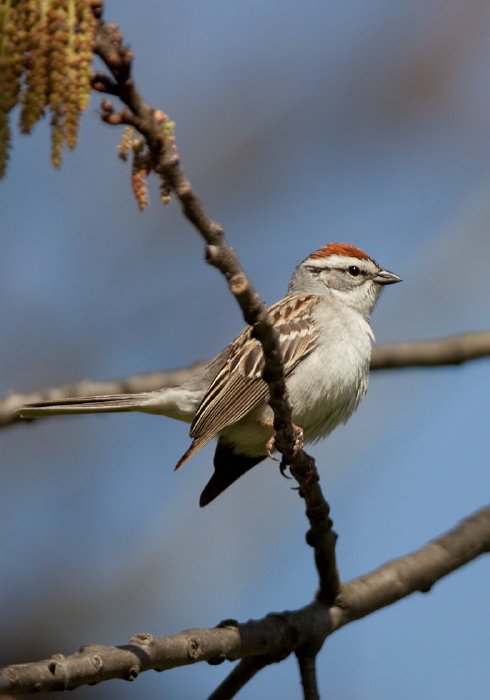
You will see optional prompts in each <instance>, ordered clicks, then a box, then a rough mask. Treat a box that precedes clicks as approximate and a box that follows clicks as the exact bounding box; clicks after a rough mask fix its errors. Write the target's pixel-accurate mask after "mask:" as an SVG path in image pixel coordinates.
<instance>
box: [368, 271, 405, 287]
mask: <svg viewBox="0 0 490 700" xmlns="http://www.w3.org/2000/svg"><path fill="white" fill-rule="evenodd" d="M373 282H376V284H395V282H403V280H402V278H401V277H398V275H395V273H394V272H390V271H389V270H379V271H378V272H377V273H376V274H375V275H373Z"/></svg>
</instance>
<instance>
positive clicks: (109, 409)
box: [16, 393, 148, 418]
mask: <svg viewBox="0 0 490 700" xmlns="http://www.w3.org/2000/svg"><path fill="white" fill-rule="evenodd" d="M147 399H148V393H142V394H106V395H105V396H87V397H83V396H76V397H74V398H70V399H57V400H55V401H39V402H38V403H29V404H26V405H25V406H21V408H19V409H17V411H16V413H18V414H19V415H20V416H21V417H22V418H41V417H43V416H62V415H66V414H79V413H113V412H119V411H137V410H138V408H139V407H141V406H142V405H143V404H144V402H145V400H147Z"/></svg>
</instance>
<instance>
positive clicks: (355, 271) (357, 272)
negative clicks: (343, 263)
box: [347, 265, 361, 277]
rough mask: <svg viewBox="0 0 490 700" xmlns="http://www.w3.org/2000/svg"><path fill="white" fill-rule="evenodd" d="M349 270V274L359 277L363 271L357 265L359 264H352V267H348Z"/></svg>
mask: <svg viewBox="0 0 490 700" xmlns="http://www.w3.org/2000/svg"><path fill="white" fill-rule="evenodd" d="M347 272H348V273H349V275H352V277H357V276H358V275H360V274H361V271H360V269H359V268H358V267H357V265H351V266H350V267H348V268H347Z"/></svg>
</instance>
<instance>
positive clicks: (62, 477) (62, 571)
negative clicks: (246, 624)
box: [0, 0, 490, 700]
mask: <svg viewBox="0 0 490 700" xmlns="http://www.w3.org/2000/svg"><path fill="white" fill-rule="evenodd" d="M106 18H107V19H108V20H111V19H114V20H117V21H118V22H119V23H120V24H121V28H122V30H123V32H124V34H125V36H126V39H127V41H129V42H130V43H131V46H132V49H133V51H134V53H135V55H136V60H135V77H136V79H137V81H138V83H139V85H140V87H141V89H142V91H143V93H144V95H145V96H146V98H147V99H148V100H149V101H150V102H151V103H152V104H154V105H155V106H157V107H161V108H162V109H164V110H165V111H166V112H167V113H168V114H169V115H170V117H171V118H172V119H174V120H175V121H176V124H177V126H176V135H177V141H178V145H179V150H180V153H181V156H182V159H183V162H184V165H185V167H186V170H187V172H188V175H189V177H190V179H191V181H192V182H193V184H194V185H195V187H196V188H197V190H198V192H199V193H200V196H201V197H202V199H203V201H204V202H205V204H206V207H207V209H208V211H209V213H210V214H211V216H213V217H214V218H215V219H217V220H218V221H220V222H221V223H222V224H223V225H224V226H225V228H226V231H227V235H228V238H229V240H230V241H231V243H232V244H233V246H234V247H235V248H236V249H237V251H238V252H239V254H240V256H241V259H242V262H243V264H244V266H245V268H246V270H247V271H248V272H249V274H250V276H251V278H252V280H253V282H254V284H256V286H257V288H258V290H259V291H260V293H261V294H262V296H263V297H264V299H266V300H267V301H268V302H269V303H272V302H274V301H276V300H277V299H278V298H280V297H281V296H283V294H284V292H285V290H286V287H287V283H288V280H289V276H290V273H291V271H292V269H293V267H294V266H295V265H296V264H297V263H298V262H299V261H301V260H302V259H303V258H304V257H306V255H308V254H309V253H310V252H311V251H313V250H315V249H316V248H318V247H319V246H321V245H323V244H325V243H328V242H330V241H344V242H349V243H353V244H355V245H357V246H359V247H361V248H363V249H365V250H366V251H367V252H368V253H369V254H371V255H372V256H373V257H375V258H376V259H378V260H379V262H380V263H381V264H382V265H384V266H386V267H387V268H388V269H391V270H393V271H394V272H396V273H398V274H400V275H401V276H402V277H403V278H404V280H405V281H404V283H403V284H400V285H396V286H395V287H392V288H389V289H387V290H386V293H385V294H384V295H383V298H382V300H381V302H380V304H379V307H378V308H377V310H376V311H375V314H374V317H373V326H374V330H375V333H376V337H377V340H378V341H379V342H383V341H393V340H403V339H418V338H431V337H436V336H440V335H445V334H450V333H456V332H463V331H472V330H483V329H485V328H488V327H489V325H490V312H489V295H490V275H489V274H488V260H489V255H490V242H489V241H490V239H489V234H488V229H489V225H490V204H489V195H490V81H489V80H488V75H489V66H490V48H489V47H490V7H489V6H488V3H486V2H485V1H484V0H464V1H463V0H447V1H445V2H437V1H436V0H432V1H429V2H427V1H426V0H425V1H424V2H422V1H421V0H413V1H412V2H410V3H407V2H399V1H395V2H393V0H389V1H388V0H372V2H370V3H365V2H361V1H360V0H342V1H340V0H328V1H326V2H318V1H316V2H315V1H313V0H305V1H303V2H301V3H300V2H298V1H297V0H296V1H295V2H293V1H288V0H283V1H282V2H280V3H279V2H275V1H274V0H270V1H269V2H266V3H264V2H259V1H258V0H250V1H249V2H247V3H237V2H231V3H230V2H223V1H218V0H209V2H206V3H202V2H198V1H197V0H187V1H185V0H184V2H180V3H176V2H163V3H162V2H154V1H150V0H149V1H148V2H145V3H130V2H127V1H124V2H114V1H112V2H110V1H109V2H107V3H106ZM98 104H99V100H98V99H97V98H95V99H94V100H93V101H92V104H91V107H90V108H89V111H88V113H87V114H86V115H85V116H84V118H83V122H82V128H81V134H80V143H79V146H78V148H77V149H76V151H75V152H74V153H70V154H67V155H65V159H64V164H63V168H62V170H61V172H54V171H53V170H52V168H51V166H50V165H49V142H48V133H47V131H48V130H47V125H46V123H43V124H40V125H38V126H37V128H36V130H35V134H34V135H33V136H32V137H29V138H28V137H22V138H21V137H16V138H15V147H14V153H13V158H12V162H11V166H10V170H9V173H8V177H7V179H6V180H5V181H4V182H3V183H2V184H0V207H1V209H0V211H1V218H0V231H1V240H2V256H1V257H0V316H1V326H2V341H1V343H0V392H1V393H2V394H3V393H5V392H7V391H8V390H17V391H32V390H36V389H42V388H44V387H47V386H53V385H56V384H60V383H63V382H68V381H74V380H77V379H79V378H82V377H90V378H94V379H105V378H109V377H117V376H121V375H126V374H131V373H135V372H141V371H145V370H153V369H161V368H171V367H179V366H183V365H186V364H190V363H191V362H193V361H195V360H196V359H197V358H202V357H208V358H209V357H212V356H213V355H214V354H215V353H216V352H217V351H219V350H220V349H221V348H222V347H224V346H225V345H226V344H227V343H228V342H229V341H230V340H231V339H232V338H233V336H234V334H236V333H237V332H238V331H239V330H240V329H241V328H242V326H243V322H242V320H241V317H240V313H239V311H238V309H237V307H236V304H235V302H234V300H233V299H232V298H231V297H230V295H229V293H228V292H227V290H226V285H225V283H224V282H223V280H222V279H221V278H220V277H219V275H218V274H217V272H216V271H215V270H213V269H211V268H209V267H207V266H206V265H205V264H203V261H202V258H203V246H202V243H201V242H200V240H199V239H198V238H197V236H196V234H195V233H194V231H193V230H192V229H191V227H190V226H189V224H188V223H186V221H184V220H183V219H182V217H181V215H180V213H179V209H178V206H177V205H176V204H175V203H172V204H171V205H169V206H167V207H166V208H162V207H161V206H160V205H159V204H158V201H157V186H156V183H155V182H152V184H151V196H152V200H153V206H152V207H151V208H150V209H149V210H147V211H146V212H145V213H143V214H141V213H140V212H139V211H138V210H137V207H136V204H135V202H134V200H133V198H132V195H131V193H130V188H129V169H128V166H127V165H124V164H122V163H121V162H120V161H119V160H118V159H117V158H116V154H115V148H116V144H117V143H118V140H119V136H120V133H119V130H118V129H116V128H109V127H108V126H106V125H103V124H101V123H100V122H99V120H98V117H97V109H98ZM489 380H490V363H489V362H488V361H485V360H483V361H479V362H475V363H472V364H468V365H466V366H463V367H459V368H440V369H431V370H423V369H421V370H405V371H398V372H395V371H390V372H384V373H381V372H377V373H375V374H374V375H373V377H372V381H371V386H370V391H369V394H368V396H367V398H366V399H365V400H364V402H363V404H362V406H361V408H360V409H359V411H358V412H357V414H356V415H355V416H354V417H353V418H352V419H351V421H350V422H349V424H348V425H347V426H345V427H342V428H339V429H337V431H336V432H335V433H334V434H333V435H332V436H331V437H330V438H328V439H327V440H325V441H324V442H322V443H320V444H318V445H316V446H314V448H313V449H312V450H311V452H312V454H313V455H314V456H315V457H316V459H317V464H318V466H319V468H320V472H321V477H322V486H323V488H324V492H325V494H326V496H327V498H328V500H329V501H330V503H331V506H332V516H333V519H334V521H335V527H336V530H337V531H338V533H339V534H340V539H339V543H338V559H339V567H340V571H341V574H342V577H343V578H344V579H348V578H351V577H354V576H357V575H360V574H362V573H365V572H366V571H368V570H370V569H372V568H375V567H377V566H378V565H380V564H381V563H383V562H385V561H387V560H388V559H390V558H392V557H395V556H399V555H402V554H404V553H406V552H409V551H411V550H413V549H415V548H417V547H419V546H421V545H422V544H424V543H425V542H426V541H427V540H428V539H430V538H432V537H434V536H436V535H438V534H440V533H442V532H443V531H445V530H446V529H448V528H450V527H452V526H453V525H454V524H455V523H456V522H457V521H458V520H459V519H460V518H461V517H463V516H465V515H468V514H470V513H471V512H473V511H474V510H475V509H477V508H479V507H480V506H482V505H485V504H486V501H487V498H488V491H489V487H490V470H489V468H488V432H489V391H488V386H489ZM187 431H188V426H186V425H184V424H179V423H175V422H172V421H170V420H167V419H162V418H158V417H154V416H147V415H138V414H134V415H132V414H127V415H125V414H122V415H118V414H116V415H114V416H93V417H85V416H83V417H82V416H76V417H73V418H56V419H50V420H46V421H44V422H38V423H36V424H34V425H25V426H24V425H22V426H19V427H16V428H14V429H10V430H6V431H3V432H2V433H1V434H0V441H1V450H2V469H3V476H2V489H1V492H0V529H1V532H2V533H3V535H2V537H1V538H0V571H1V572H2V574H1V577H0V620H1V623H2V630H3V638H4V640H6V639H8V640H9V645H8V648H7V645H6V644H5V645H2V646H4V648H3V649H2V650H1V652H2V653H1V660H2V661H3V662H5V663H7V662H21V661H27V660H36V659H39V658H46V657H48V656H50V655H51V654H53V653H56V652H63V653H70V652H72V651H74V650H75V649H76V648H78V647H79V646H80V645H81V644H82V643H103V644H123V643H126V642H127V641H128V640H129V638H130V637H131V636H132V635H133V634H135V633H137V632H151V633H152V634H154V635H158V636H159V635H166V634H172V633H176V632H179V631H180V630H182V629H185V628H188V627H200V626H202V627H211V626H214V625H215V624H217V623H218V622H219V621H220V620H221V619H223V618H229V617H233V618H236V619H239V620H246V619H248V618H250V617H261V616H262V615H264V614H266V613H267V612H269V611H271V610H274V611H280V610H283V609H285V608H289V609H292V608H295V607H299V606H301V605H304V604H306V603H307V602H308V601H310V600H311V598H312V596H313V594H314V591H315V588H316V575H315V570H314V566H313V562H312V554H311V551H310V550H309V549H308V548H307V547H306V546H305V545H304V533H305V530H306V528H307V526H306V521H305V518H304V515H303V505H302V503H301V502H299V500H298V497H297V495H296V493H295V492H294V491H291V490H290V482H288V481H285V480H284V479H282V478H281V477H280V476H279V474H278V470H277V465H276V464H275V463H273V462H270V463H268V464H264V465H262V466H260V467H258V468H257V469H255V470H253V471H252V472H251V473H250V474H249V475H248V476H247V477H245V478H244V479H242V480H241V481H240V482H238V483H237V484H236V485H235V486H234V487H233V488H232V489H230V490H229V491H228V492H226V494H224V495H223V496H221V497H220V498H219V499H218V500H217V501H216V502H215V503H213V504H212V505H210V506H209V507H208V508H206V509H204V510H200V509H199V507H198V504H197V503H198V497H199V494H200V492H201V489H202V487H203V486H204V484H205V483H206V481H207V479H208V477H209V475H210V474H211V470H212V467H211V464H212V454H213V447H212V446H209V447H207V448H206V449H205V450H203V451H202V452H201V453H199V455H197V457H195V458H194V459H193V460H192V461H191V462H190V463H189V464H187V465H186V466H185V468H184V469H183V470H182V471H180V472H179V473H177V474H174V473H173V472H172V469H173V466H174V464H175V463H176V461H177V460H178V458H179V457H180V456H181V454H182V453H183V452H184V451H185V449H186V448H187V446H188V444H189V439H188V435H187ZM489 575H490V566H489V562H488V561H487V560H484V559H480V560H478V561H476V562H474V563H473V564H471V565H469V566H467V567H465V568H464V569H463V570H461V571H459V572H457V573H455V574H453V575H451V576H449V577H448V578H447V579H446V580H444V581H442V582H441V583H440V584H438V585H437V586H435V588H434V589H433V590H432V592H431V593H430V594H428V595H416V596H413V597H411V598H409V599H408V600H405V601H402V602H401V603H399V604H397V605H395V606H392V607H390V608H389V609H387V610H383V611H381V612H378V613H377V614H375V615H373V616H371V617H369V618H368V619H365V620H363V621H360V622H357V623H355V624H352V625H350V626H348V627H347V628H345V629H343V630H341V631H340V632H339V633H337V634H335V635H334V636H333V637H332V638H331V639H329V640H328V641H327V643H326V645H325V647H324V649H323V651H322V653H321V655H320V660H319V675H320V684H321V688H322V691H323V694H324V696H325V697H327V696H328V697H332V698H335V699H336V700H344V699H345V700H371V699H372V698H377V699H380V698H390V699H391V698H394V697H395V698H397V699H398V700H409V699H410V700H411V699H412V698H414V697H417V698H419V700H428V699H429V698H430V699H431V700H432V698H435V697H444V698H445V699H446V700H460V698H462V697H467V698H472V699H479V698H486V697H488V672H487V666H488V653H489V642H490V633H489V627H488V616H489V613H490V603H489V596H488V586H489V583H488V581H489ZM230 669H231V666H230V665H229V664H227V665H222V666H218V667H209V666H207V665H204V664H200V665H197V666H194V667H188V668H184V669H177V670H174V671H171V672H169V673H165V674H163V675H162V674H159V675H157V674H155V673H146V674H143V675H142V676H141V677H140V678H138V680H137V681H136V683H135V684H133V685H129V684H126V683H122V682H119V681H113V682H111V683H106V684H103V685H101V686H97V687H95V688H86V689H81V690H79V691H77V697H87V698H91V699H95V698H112V697H116V696H117V697H118V698H128V699H129V698H134V697H135V694H136V696H138V697H143V696H144V697H147V698H157V697H162V695H164V696H165V697H172V698H179V699H181V698H182V699H185V700H187V698H189V699H190V698H197V697H199V698H201V697H206V695H207V694H209V693H210V692H211V690H212V689H213V688H214V687H215V686H216V685H217V684H218V683H219V682H220V681H221V679H222V678H223V677H224V675H225V674H226V673H227V672H228V671H229V670H230ZM272 696H274V697H282V698H285V699H287V700H289V698H291V700H293V699H295V698H298V697H300V690H299V680H298V674H297V670H296V663H295V660H294V659H293V658H291V659H288V660H287V661H286V662H285V663H282V664H280V665H275V666H273V667H270V668H268V669H266V670H264V671H263V672H262V673H261V674H259V675H258V676H257V677H256V678H255V679H254V681H253V682H252V683H250V684H249V686H247V687H246V688H245V689H244V690H243V691H242V692H241V694H240V697H241V698H244V700H245V699H247V698H250V699H251V698H259V697H260V698H266V697H272Z"/></svg>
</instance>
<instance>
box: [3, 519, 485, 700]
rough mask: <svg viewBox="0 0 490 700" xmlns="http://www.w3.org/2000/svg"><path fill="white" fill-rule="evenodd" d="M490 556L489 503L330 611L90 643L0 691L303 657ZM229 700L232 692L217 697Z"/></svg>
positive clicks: (364, 581) (358, 582)
mask: <svg viewBox="0 0 490 700" xmlns="http://www.w3.org/2000/svg"><path fill="white" fill-rule="evenodd" d="M488 552H490V506H489V507H487V508H484V509H483V510H480V511H478V512H477V513H475V514H474V515H472V516H470V517H469V518H467V519H466V520H463V521H462V522H461V523H460V524H459V525H457V526H456V527H455V528H454V529H453V530H451V531H449V532H447V533H446V534H444V535H442V536H441V537H438V538H436V539H434V540H432V541H431V542H429V543H428V544H426V545H425V546H424V547H422V548H421V549H419V550H417V551H415V552H413V553H412V554H408V555H406V556H404V557H400V558H398V559H393V560H392V561H390V562H388V563H386V564H384V565H383V566H381V567H379V568H378V569H376V570H374V571H372V572H370V573H368V574H365V575H364V576H360V577H359V578H356V579H353V580H352V581H348V582H347V583H344V584H342V587H341V591H340V593H339V595H338V598H337V600H336V601H335V603H334V605H333V606H332V607H330V608H329V607H328V606H327V605H324V604H323V603H321V602H318V601H314V602H313V603H310V604H309V605H307V606H306V607H304V608H301V609H299V610H294V611H291V612H289V611H288V612H284V613H281V614H271V615H267V616H266V617H264V618H262V619H261V620H251V621H249V622H246V623H244V624H238V623H237V622H235V621H234V620H226V621H224V622H223V623H221V624H220V625H219V626H218V627H217V628H214V629H193V630H186V631H185V632H181V633H180V634H176V635H172V636H170V637H159V638H153V637H152V636H151V635H149V634H140V635H136V636H135V637H133V638H132V639H131V641H130V643H129V644H128V645H124V646H121V647H106V646H101V645H91V646H86V647H82V648H81V649H80V650H79V651H77V652H76V653H75V654H72V655H71V656H68V657H64V656H63V655H61V654H57V655H55V656H54V657H53V658H52V659H49V660H46V661H38V662H33V663H28V664H17V665H12V666H6V667H5V668H3V669H1V670H0V694H6V695H21V694H24V693H32V692H48V691H55V690H66V689H68V688H70V689H72V688H77V687H79V686H81V685H86V684H88V683H99V682H101V681H104V680H108V679H110V678H122V679H124V680H134V679H135V678H136V677H137V675H138V674H139V673H141V672H142V671H146V670H149V669H156V670H158V671H164V670H166V669H170V668H174V667H176V666H185V665H188V664H193V663H197V662H199V661H208V662H211V663H218V662H220V661H222V660H225V659H227V660H229V661H235V660H237V659H254V657H262V658H263V659H265V660H266V664H268V663H272V662H274V661H279V660H280V659H282V658H285V657H286V656H288V655H289V654H290V653H297V654H298V655H299V656H300V657H301V656H303V658H304V659H306V658H307V657H308V655H310V657H311V654H316V653H317V650H319V649H320V648H321V646H322V644H323V642H324V640H325V639H326V638H327V637H328V636H329V635H330V634H332V633H333V632H335V631H336V630H338V629H340V628H341V627H343V626H344V625H347V624H348V623H349V622H352V621H354V620H358V619H360V618H362V617H365V616H366V615H370V614H371V613H373V612H374V611H376V610H379V609H381V608H383V607H386V606H388V605H391V604H392V603H394V602H396V601H398V600H401V599H402V598H405V597H406V596H408V595H410V594H412V593H414V592H416V591H420V592H424V593H425V592H427V591H429V590H430V589H431V587H432V586H433V585H434V584H435V583H437V581H439V580H440V579H441V578H443V577H444V576H447V575H448V574H449V573H451V572H452V571H455V570H456V569H458V568H460V567H461V566H464V565H465V564H467V563H468V562H469V561H471V560H473V559H476V558H477V557H478V556H480V555H481V554H483V553H488ZM302 663H303V665H304V666H305V668H304V678H305V679H306V678H307V676H308V680H307V682H308V683H309V684H310V685H311V684H312V683H313V681H312V676H311V662H308V664H310V667H309V668H306V666H308V664H307V662H306V661H303V662H302ZM266 664H261V663H260V662H258V661H256V660H255V659H254V660H253V661H251V662H250V664H245V665H244V666H243V667H242V670H240V671H239V672H237V674H236V675H235V677H234V679H233V675H234V674H233V672H232V674H230V677H229V678H232V680H231V681H230V686H229V687H231V685H232V684H233V683H234V684H237V686H238V684H239V683H238V681H239V679H240V678H241V679H242V681H243V683H245V682H246V681H247V679H248V678H249V677H251V675H254V673H256V671H257V669H258V667H260V666H261V665H266ZM247 669H248V670H247ZM227 680H228V679H227ZM225 683H226V681H225ZM243 683H242V685H243ZM222 685H223V684H222ZM237 690H238V687H236V691H237ZM236 691H235V692H236ZM216 692H218V691H216ZM211 697H213V696H211ZM227 697H233V695H230V694H228V695H226V694H224V695H221V696H220V695H217V696H215V698H227ZM311 697H314V696H313V695H312V696H311Z"/></svg>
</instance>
